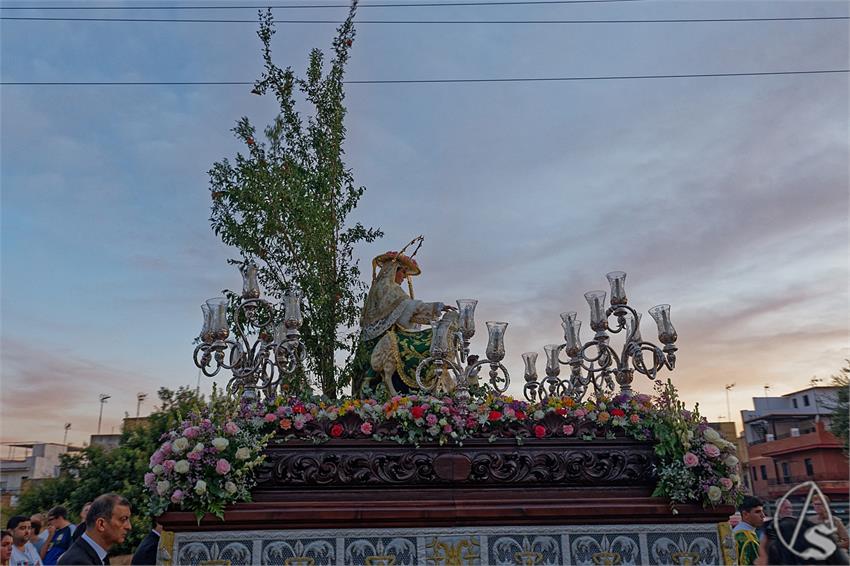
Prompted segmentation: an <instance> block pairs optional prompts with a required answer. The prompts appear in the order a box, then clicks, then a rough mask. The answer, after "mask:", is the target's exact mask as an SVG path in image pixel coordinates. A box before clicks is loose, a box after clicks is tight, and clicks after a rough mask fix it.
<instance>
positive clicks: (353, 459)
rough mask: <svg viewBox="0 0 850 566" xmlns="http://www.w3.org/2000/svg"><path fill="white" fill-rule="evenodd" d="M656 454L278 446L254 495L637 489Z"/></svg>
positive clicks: (541, 448) (581, 444)
mask: <svg viewBox="0 0 850 566" xmlns="http://www.w3.org/2000/svg"><path fill="white" fill-rule="evenodd" d="M654 463H655V457H654V453H653V448H652V446H651V445H650V444H648V443H639V442H635V441H630V440H627V439H613V440H595V441H593V442H585V441H581V440H575V441H573V440H564V439H558V440H554V439H552V440H548V439H547V440H529V441H526V443H525V444H524V445H517V443H516V441H504V440H499V441H496V442H493V443H490V442H487V441H481V440H473V441H469V442H467V443H465V444H464V445H463V446H420V447H418V448H417V447H410V446H402V445H396V444H390V443H386V442H385V443H378V442H370V441H358V440H345V441H331V442H328V443H326V444H322V445H312V444H305V443H299V442H276V443H273V444H271V445H270V446H269V448H267V450H266V462H265V463H264V465H263V467H262V468H261V469H260V470H259V471H258V474H257V480H258V482H257V488H256V489H258V490H261V491H266V490H292V489H297V490H304V489H311V488H325V489H326V488H330V487H333V488H351V487H366V486H370V487H371V486H382V485H383V486H394V487H407V486H410V487H413V486H416V487H427V486H434V487H437V486H439V487H447V486H456V487H464V486H468V485H475V486H492V487H498V486H504V487H507V486H527V485H546V486H550V487H554V486H563V487H604V486H620V487H636V486H652V485H654V482H655V476H654V470H653V464H654Z"/></svg>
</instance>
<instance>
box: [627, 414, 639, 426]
mask: <svg viewBox="0 0 850 566" xmlns="http://www.w3.org/2000/svg"><path fill="white" fill-rule="evenodd" d="M629 420H630V421H631V422H632V424H638V423H639V422H640V415H638V414H634V415H632V416H630V417H629Z"/></svg>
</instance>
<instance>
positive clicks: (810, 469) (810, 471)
mask: <svg viewBox="0 0 850 566" xmlns="http://www.w3.org/2000/svg"><path fill="white" fill-rule="evenodd" d="M803 463H804V464H806V475H807V476H813V475H815V466H814V465H813V464H812V459H811V458H806V459H805V460H803Z"/></svg>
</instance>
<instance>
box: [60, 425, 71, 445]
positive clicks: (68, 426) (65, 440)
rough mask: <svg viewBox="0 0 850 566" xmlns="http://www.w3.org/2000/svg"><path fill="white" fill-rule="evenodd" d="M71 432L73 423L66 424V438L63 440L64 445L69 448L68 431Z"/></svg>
mask: <svg viewBox="0 0 850 566" xmlns="http://www.w3.org/2000/svg"><path fill="white" fill-rule="evenodd" d="M69 430H71V423H65V436H64V438H62V444H64V445H65V446H68V431H69Z"/></svg>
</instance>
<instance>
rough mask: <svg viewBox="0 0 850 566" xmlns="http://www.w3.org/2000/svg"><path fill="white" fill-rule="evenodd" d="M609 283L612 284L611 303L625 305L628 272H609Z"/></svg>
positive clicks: (607, 275)
mask: <svg viewBox="0 0 850 566" xmlns="http://www.w3.org/2000/svg"><path fill="white" fill-rule="evenodd" d="M605 277H607V278H608V283H610V284H611V304H612V305H625V304H626V302H627V299H626V272H625V271H612V272H610V273H607V274H606V275H605Z"/></svg>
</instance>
